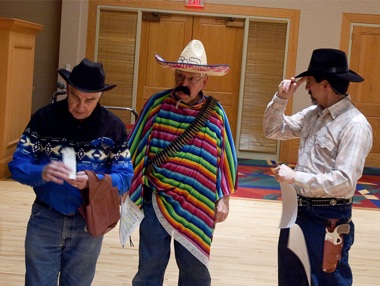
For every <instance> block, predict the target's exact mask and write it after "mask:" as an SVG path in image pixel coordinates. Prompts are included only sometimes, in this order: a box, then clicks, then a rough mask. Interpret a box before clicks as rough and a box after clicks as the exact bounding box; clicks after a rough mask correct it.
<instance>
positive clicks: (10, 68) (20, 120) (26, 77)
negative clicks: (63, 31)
mask: <svg viewBox="0 0 380 286" xmlns="http://www.w3.org/2000/svg"><path fill="white" fill-rule="evenodd" d="M42 28H43V26H42V25H39V24H35V23H31V22H27V21H23V20H19V19H13V18H12V19H10V18H0V67H1V68H0V178H6V177H8V176H9V175H10V172H9V169H8V162H9V161H10V160H11V159H12V155H13V152H14V150H15V147H16V145H17V142H18V139H19V138H20V135H21V134H22V132H23V131H24V129H25V127H26V125H27V124H28V122H29V120H30V116H31V110H32V91H33V70H34V52H35V37H36V34H37V33H38V32H39V31H41V30H42Z"/></svg>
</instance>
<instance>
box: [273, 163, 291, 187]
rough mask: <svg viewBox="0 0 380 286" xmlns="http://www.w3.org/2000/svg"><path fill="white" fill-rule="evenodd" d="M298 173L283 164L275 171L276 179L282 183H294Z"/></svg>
mask: <svg viewBox="0 0 380 286" xmlns="http://www.w3.org/2000/svg"><path fill="white" fill-rule="evenodd" d="M295 176H296V172H295V171H294V170H293V169H292V168H290V167H289V166H287V165H285V164H281V165H279V166H277V167H276V168H275V169H274V177H275V178H276V180H277V181H278V182H280V183H288V184H293V183H294V177H295Z"/></svg>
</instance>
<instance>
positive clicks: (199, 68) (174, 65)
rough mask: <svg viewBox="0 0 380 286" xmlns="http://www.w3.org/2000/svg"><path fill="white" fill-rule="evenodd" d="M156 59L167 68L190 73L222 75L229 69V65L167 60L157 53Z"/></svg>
mask: <svg viewBox="0 0 380 286" xmlns="http://www.w3.org/2000/svg"><path fill="white" fill-rule="evenodd" d="M156 61H157V63H159V64H160V65H161V66H163V67H164V68H167V69H176V70H181V71H184V72H192V73H204V74H207V75H211V76H223V75H226V74H227V73H228V72H229V70H230V66H229V65H196V64H189V63H178V62H168V61H165V60H164V59H163V58H161V57H160V56H159V55H156Z"/></svg>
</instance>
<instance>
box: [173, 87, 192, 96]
mask: <svg viewBox="0 0 380 286" xmlns="http://www.w3.org/2000/svg"><path fill="white" fill-rule="evenodd" d="M177 92H183V93H184V94H186V95H188V96H190V89H189V88H188V87H187V86H183V85H179V86H177V87H176V88H175V89H174V93H177Z"/></svg>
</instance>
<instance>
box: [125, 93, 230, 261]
mask: <svg viewBox="0 0 380 286" xmlns="http://www.w3.org/2000/svg"><path fill="white" fill-rule="evenodd" d="M171 92H172V90H166V91H164V92H161V93H157V94H155V95H153V96H152V97H151V98H150V99H149V100H148V101H147V103H146V104H145V106H144V108H143V110H142V113H141V114H140V116H139V118H138V120H137V122H136V124H135V126H134V128H133V129H132V130H131V133H130V135H129V138H128V142H129V146H130V152H131V156H132V162H133V165H134V170H135V175H134V178H133V181H132V185H131V188H130V198H131V199H132V201H134V202H135V203H136V204H137V205H138V206H141V204H142V192H143V188H142V185H143V184H145V185H147V186H149V187H150V188H151V189H153V190H154V191H155V193H156V196H153V206H154V209H155V212H156V215H157V217H158V219H159V221H160V223H161V224H162V226H163V227H164V228H165V229H166V231H167V232H168V233H169V234H170V235H172V237H173V238H174V239H175V240H177V241H178V242H180V243H181V244H182V245H183V246H184V247H186V249H188V250H189V251H190V252H191V253H192V254H193V255H194V256H195V257H197V258H198V259H199V260H200V261H201V262H203V263H204V264H205V265H207V264H208V261H209V258H210V247H211V242H212V238H213V232H214V229H215V223H214V217H215V205H216V201H218V200H219V199H220V198H222V197H223V196H224V195H228V194H230V193H233V192H234V191H235V189H236V186H237V159H236V153H235V147H234V143H233V138H232V135H231V131H230V126H229V123H228V120H227V117H226V114H225V112H224V110H223V108H222V106H221V105H220V104H219V103H218V104H217V106H216V108H215V110H214V111H213V112H212V115H211V116H210V118H209V120H208V121H207V122H206V124H205V126H204V127H201V129H200V131H199V132H198V134H197V136H196V138H193V139H192V140H191V141H190V143H189V144H187V145H185V146H183V147H182V149H181V150H180V151H179V152H177V153H176V155H175V156H173V157H170V158H168V160H166V161H165V162H164V163H163V164H162V165H160V166H154V167H153V170H152V172H151V173H149V174H144V172H145V166H146V164H147V161H148V158H152V157H153V156H154V155H155V154H157V153H158V152H159V151H160V150H162V149H163V148H165V147H166V146H167V145H169V144H170V142H171V141H173V140H174V139H175V138H176V137H178V136H179V135H180V134H181V133H183V132H184V130H185V129H186V128H187V127H188V126H189V124H190V123H191V122H192V121H193V120H194V118H195V117H196V115H197V114H198V112H199V110H200V109H201V107H202V105H203V104H204V102H205V101H203V102H202V103H200V104H197V105H193V106H189V105H186V104H184V103H178V101H177V100H176V99H174V98H173V97H172V96H171Z"/></svg>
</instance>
